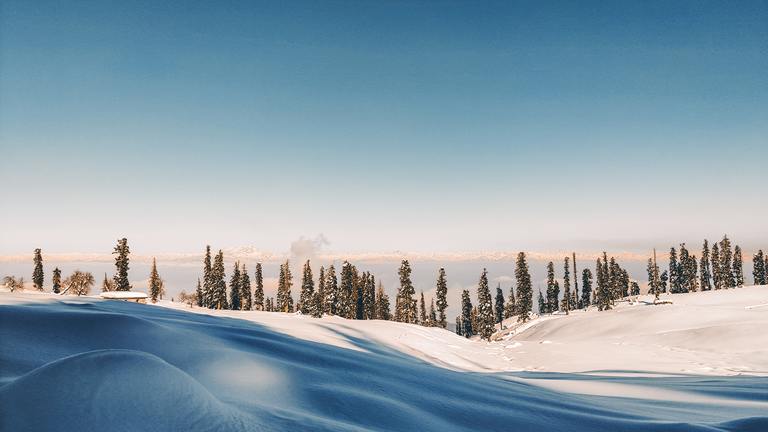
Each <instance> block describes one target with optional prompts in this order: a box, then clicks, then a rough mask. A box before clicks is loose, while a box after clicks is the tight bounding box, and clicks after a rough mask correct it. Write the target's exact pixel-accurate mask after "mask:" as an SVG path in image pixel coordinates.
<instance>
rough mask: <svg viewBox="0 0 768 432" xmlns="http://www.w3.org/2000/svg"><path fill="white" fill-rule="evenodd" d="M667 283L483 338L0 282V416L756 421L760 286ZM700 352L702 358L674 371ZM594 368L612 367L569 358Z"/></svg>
mask: <svg viewBox="0 0 768 432" xmlns="http://www.w3.org/2000/svg"><path fill="white" fill-rule="evenodd" d="M761 290H762V291H761ZM709 294H713V295H711V296H710V295H709ZM695 296H700V298H695ZM720 297H722V298H720ZM672 299H673V301H674V304H673V305H665V306H645V305H636V306H630V305H622V306H620V307H619V308H617V310H615V311H611V312H602V313H597V312H591V311H590V312H578V313H574V314H571V315H569V316H567V317H565V316H562V317H561V316H555V317H545V318H542V319H541V321H540V322H536V323H534V324H533V325H531V326H528V328H527V329H526V330H525V331H522V332H520V333H517V334H516V335H514V336H511V337H509V336H507V337H506V339H502V340H500V341H498V342H494V343H490V344H489V343H485V342H479V341H470V340H466V339H463V338H460V337H458V336H456V335H454V334H452V333H450V332H447V331H444V330H440V329H428V328H421V327H417V326H412V325H406V324H400V323H391V322H380V321H369V322H357V321H347V320H343V319H340V318H336V317H327V318H324V319H320V320H318V319H313V318H309V317H302V316H296V315H286V314H278V313H263V312H233V311H222V312H219V311H217V312H211V311H204V310H199V309H197V308H194V309H189V308H188V307H186V306H184V305H181V304H175V303H170V302H163V303H161V304H160V305H141V304H135V303H127V302H118V301H106V300H100V299H96V298H76V297H57V296H52V295H46V294H37V293H21V294H16V293H14V294H9V293H2V294H0V430H2V431H5V430H8V431H16V430H72V431H81V430H82V431H88V430H125V431H133V430H142V431H152V430H193V431H195V430H201V431H208V430H211V431H213V430H234V431H236V430H402V431H412V430H522V431H524V430H570V431H582V430H583V431H588V430H589V431H593V430H606V431H608V430H610V431H624V430H627V431H641V430H642V431H645V430H659V431H662V430H663V431H667V430H681V431H682V430H686V431H687V430H707V431H710V430H755V431H757V430H768V394H767V392H766V391H765V389H766V388H768V378H765V377H762V376H759V374H756V373H757V372H763V371H765V370H766V369H768V367H766V364H768V363H767V362H766V361H765V357H764V356H765V351H766V349H768V341H766V339H765V336H764V335H762V334H760V333H761V332H760V329H761V328H762V329H765V328H766V326H765V324H766V321H765V320H766V317H765V316H766V315H768V307H764V306H760V305H761V304H766V303H768V287H756V288H743V289H739V290H732V291H728V292H724V293H721V292H717V293H700V294H691V295H684V296H673V297H672ZM761 299H762V300H761ZM190 311H192V312H194V313H190ZM686 311H687V312H686ZM708 317H709V318H708ZM745 322H746V323H747V324H748V325H747V326H746V327H745V326H744V325H742V324H743V323H745ZM754 326H757V327H754ZM760 326H762V327H760ZM747 327H748V328H747ZM747 331H748V332H747ZM659 332H662V333H659ZM664 332H666V333H664ZM724 339H725V340H724ZM546 341H549V342H551V343H543V342H546ZM715 341H720V342H722V343H723V344H722V345H719V344H718V343H715ZM615 342H625V345H621V344H616V343H615ZM641 347H646V348H647V347H657V349H654V350H653V351H652V352H645V351H643V350H642V349H641ZM627 349H628V350H630V351H629V352H628V353H627V352H625V350H627ZM667 349H669V350H667ZM675 349H677V350H679V352H677V351H675ZM582 350H587V351H586V352H581V351H582ZM681 353H682V354H681ZM702 356H703V357H702ZM724 356H731V357H724ZM561 357H564V358H561ZM613 357H616V358H615V359H611V358H613ZM659 357H661V358H659ZM700 357H701V358H703V360H702V362H703V363H705V364H706V365H707V366H710V367H711V369H706V370H702V371H698V372H696V371H694V372H696V373H687V374H681V373H679V372H680V371H681V370H688V369H690V364H691V363H690V362H691V361H692V359H695V358H700ZM732 362H733V364H731V363H732ZM727 364H731V365H730V366H728V367H726V365H727ZM641 366H642V367H641ZM729 368H730V369H729ZM597 369H610V370H612V371H613V372H599V373H596V372H589V373H583V372H584V371H595V370H597ZM615 371H620V372H615ZM745 371H746V372H750V374H748V375H746V374H744V372H745ZM576 372H579V373H576ZM651 372H652V373H651ZM673 372H674V373H673ZM699 372H704V373H706V374H707V375H702V374H701V373H699ZM736 372H740V373H742V375H741V376H732V374H734V373H736ZM753 372H754V373H755V374H752V373H753ZM725 373H728V374H731V376H727V375H724V374H725Z"/></svg>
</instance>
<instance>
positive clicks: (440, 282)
mask: <svg viewBox="0 0 768 432" xmlns="http://www.w3.org/2000/svg"><path fill="white" fill-rule="evenodd" d="M436 295H437V312H438V315H437V324H438V326H439V327H442V328H447V327H448V321H447V319H446V316H445V310H446V309H448V298H447V297H448V281H447V279H446V277H445V269H444V268H442V267H440V272H439V273H438V276H437V289H436Z"/></svg>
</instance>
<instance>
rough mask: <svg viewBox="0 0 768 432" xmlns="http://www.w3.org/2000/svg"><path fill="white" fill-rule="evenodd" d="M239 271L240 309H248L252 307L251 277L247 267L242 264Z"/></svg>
mask: <svg viewBox="0 0 768 432" xmlns="http://www.w3.org/2000/svg"><path fill="white" fill-rule="evenodd" d="M242 267H243V269H242V270H241V271H240V310H246V311H249V310H251V309H252V308H253V296H252V295H251V277H250V276H249V275H248V269H247V268H245V264H243V266H242Z"/></svg>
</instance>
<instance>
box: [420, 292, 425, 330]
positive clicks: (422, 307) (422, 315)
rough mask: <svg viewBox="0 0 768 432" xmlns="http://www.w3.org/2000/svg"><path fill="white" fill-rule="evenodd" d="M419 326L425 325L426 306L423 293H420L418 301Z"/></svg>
mask: <svg viewBox="0 0 768 432" xmlns="http://www.w3.org/2000/svg"><path fill="white" fill-rule="evenodd" d="M419 324H420V325H423V326H426V325H427V306H426V304H424V291H422V292H421V299H420V300H419Z"/></svg>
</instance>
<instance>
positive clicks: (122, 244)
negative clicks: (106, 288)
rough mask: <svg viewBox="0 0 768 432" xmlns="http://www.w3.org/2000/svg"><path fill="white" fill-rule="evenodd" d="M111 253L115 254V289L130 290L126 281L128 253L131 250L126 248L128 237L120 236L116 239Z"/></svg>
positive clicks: (129, 285)
mask: <svg viewBox="0 0 768 432" xmlns="http://www.w3.org/2000/svg"><path fill="white" fill-rule="evenodd" d="M112 253H113V254H115V255H117V256H116V257H115V267H116V268H117V272H115V290H116V291H130V290H131V283H130V282H129V281H128V261H129V258H128V255H130V253H131V250H130V249H129V248H128V239H126V238H122V239H120V240H118V241H117V246H115V250H114V251H113V252H112Z"/></svg>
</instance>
